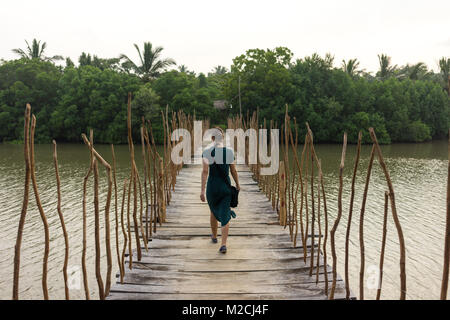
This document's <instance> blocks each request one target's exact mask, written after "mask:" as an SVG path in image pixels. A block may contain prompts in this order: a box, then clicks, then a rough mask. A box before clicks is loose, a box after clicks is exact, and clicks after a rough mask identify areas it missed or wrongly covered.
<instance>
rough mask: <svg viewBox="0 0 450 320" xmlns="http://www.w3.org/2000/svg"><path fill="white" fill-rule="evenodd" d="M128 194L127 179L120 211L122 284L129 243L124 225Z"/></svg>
mask: <svg viewBox="0 0 450 320" xmlns="http://www.w3.org/2000/svg"><path fill="white" fill-rule="evenodd" d="M126 192H127V179H125V180H124V182H123V194H122V207H121V210H120V225H121V228H122V233H123V249H122V260H121V267H122V270H123V274H121V275H120V283H123V278H124V276H125V253H126V252H127V242H128V237H127V232H126V231H125V223H124V217H123V211H124V206H125V194H126Z"/></svg>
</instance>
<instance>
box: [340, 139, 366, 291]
mask: <svg viewBox="0 0 450 320" xmlns="http://www.w3.org/2000/svg"><path fill="white" fill-rule="evenodd" d="M361 140H362V132H361V131H360V132H359V133H358V146H357V147H356V158H355V166H354V167H353V177H352V191H351V195H350V209H349V212H348V221H347V231H346V234H345V263H344V264H345V266H344V268H345V298H346V299H347V300H348V299H350V277H349V275H348V249H349V242H350V229H351V226H352V216H353V202H354V199H355V182H356V173H357V171H358V163H359V156H360V153H361Z"/></svg>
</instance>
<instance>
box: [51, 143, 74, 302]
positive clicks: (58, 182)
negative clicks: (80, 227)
mask: <svg viewBox="0 0 450 320" xmlns="http://www.w3.org/2000/svg"><path fill="white" fill-rule="evenodd" d="M53 163H54V165H55V175H56V190H57V195H58V203H57V205H56V210H57V211H58V216H59V221H60V222H61V228H62V231H63V235H64V244H65V254H64V266H63V276H64V292H65V296H66V300H69V299H70V297H69V286H68V283H67V282H68V277H67V265H68V263H69V236H68V234H67V230H66V224H65V223H64V216H63V213H62V211H61V180H60V178H59V169H58V155H57V151H56V141H55V140H53Z"/></svg>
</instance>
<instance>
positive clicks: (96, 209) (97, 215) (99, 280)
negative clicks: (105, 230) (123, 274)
mask: <svg viewBox="0 0 450 320" xmlns="http://www.w3.org/2000/svg"><path fill="white" fill-rule="evenodd" d="M94 217H95V277H96V278H97V285H98V294H99V296H100V299H101V300H104V299H105V291H104V287H103V280H102V274H101V272H100V257H101V253H100V210H99V205H98V163H97V159H96V158H94Z"/></svg>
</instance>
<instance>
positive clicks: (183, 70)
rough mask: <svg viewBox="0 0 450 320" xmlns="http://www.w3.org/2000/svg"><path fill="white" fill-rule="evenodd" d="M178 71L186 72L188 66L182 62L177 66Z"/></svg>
mask: <svg viewBox="0 0 450 320" xmlns="http://www.w3.org/2000/svg"><path fill="white" fill-rule="evenodd" d="M178 71H180V72H184V73H187V72H188V68H187V67H186V66H185V65H184V64H182V65H181V66H179V67H178Z"/></svg>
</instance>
